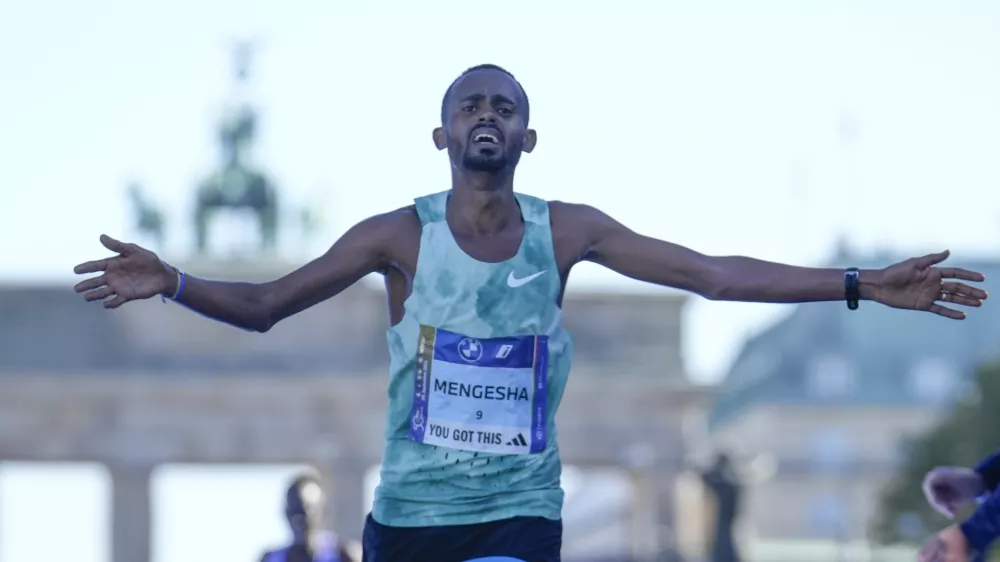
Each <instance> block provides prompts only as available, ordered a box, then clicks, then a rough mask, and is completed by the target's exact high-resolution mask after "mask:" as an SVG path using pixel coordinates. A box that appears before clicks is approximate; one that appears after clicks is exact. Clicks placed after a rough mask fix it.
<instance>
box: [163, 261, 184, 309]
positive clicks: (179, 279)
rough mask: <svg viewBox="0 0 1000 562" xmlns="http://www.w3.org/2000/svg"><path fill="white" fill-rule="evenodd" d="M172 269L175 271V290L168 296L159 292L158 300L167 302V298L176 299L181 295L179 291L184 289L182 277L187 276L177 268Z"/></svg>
mask: <svg viewBox="0 0 1000 562" xmlns="http://www.w3.org/2000/svg"><path fill="white" fill-rule="evenodd" d="M174 270H175V271H177V290H176V291H175V292H174V294H172V295H170V296H169V297H168V296H166V295H162V294H161V295H160V300H161V301H163V302H167V299H170V300H172V301H176V300H177V299H179V298H180V297H181V293H182V292H183V291H184V279H186V278H187V275H185V274H184V272H183V271H181V270H180V269H179V268H174Z"/></svg>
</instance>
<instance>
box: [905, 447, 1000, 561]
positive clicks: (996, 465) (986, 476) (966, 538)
mask: <svg viewBox="0 0 1000 562" xmlns="http://www.w3.org/2000/svg"><path fill="white" fill-rule="evenodd" d="M998 486H1000V451H997V452H995V453H993V454H992V455H990V456H988V457H986V458H985V459H983V460H982V461H981V462H980V463H979V464H978V465H977V466H976V467H975V468H964V467H954V466H943V467H938V468H935V469H934V470H932V471H930V472H928V473H927V476H926V477H924V484H923V489H924V495H925V496H926V497H927V502H928V503H930V505H931V507H933V508H934V510H935V511H937V512H938V513H940V514H942V515H944V516H945V517H947V518H948V519H954V518H955V516H956V514H957V513H958V510H959V509H961V508H963V507H965V506H968V505H970V504H972V503H974V502H978V503H979V504H980V505H979V508H978V509H977V510H976V511H975V512H974V513H973V514H972V515H971V516H970V517H969V518H968V519H966V520H965V521H963V522H962V523H960V524H955V525H951V526H949V527H947V528H946V529H944V530H943V531H941V532H940V533H938V534H937V536H935V537H934V538H933V539H931V540H930V541H929V542H928V543H927V544H926V545H925V546H924V548H923V549H922V550H921V551H920V562H952V561H955V562H964V561H965V560H981V559H983V557H984V556H985V555H986V551H987V549H988V548H989V547H990V545H992V544H993V543H994V542H995V541H996V540H997V539H998V538H1000V496H998V495H997V494H996V493H995V492H996V490H997V487H998Z"/></svg>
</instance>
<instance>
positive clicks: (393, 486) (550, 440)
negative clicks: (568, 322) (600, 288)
mask: <svg viewBox="0 0 1000 562" xmlns="http://www.w3.org/2000/svg"><path fill="white" fill-rule="evenodd" d="M448 195H449V192H443V193H438V194H435V195H430V196H427V197H421V198H419V199H416V210H417V214H418V216H419V217H420V223H421V227H422V228H421V235H420V255H419V258H418V263H417V271H416V274H415V276H414V278H413V288H412V292H411V294H410V296H409V298H407V299H406V302H405V303H404V308H405V315H404V316H403V319H402V320H401V321H400V322H399V323H398V324H397V325H395V326H393V327H392V328H390V329H389V330H388V340H389V355H390V366H389V369H390V380H389V409H388V414H387V423H386V429H385V437H386V447H385V452H384V454H383V457H382V473H381V482H380V483H379V486H378V487H377V488H376V490H375V501H374V507H373V509H372V517H373V518H374V519H375V520H376V521H378V522H379V523H381V524H383V525H389V526H396V527H429V526H440V525H463V524H470V523H483V522H487V521H496V520H500V519H507V518H510V517H517V516H535V517H544V518H548V519H553V520H556V519H559V518H560V516H561V511H562V504H563V492H562V489H561V487H560V474H561V472H562V465H561V462H560V460H559V447H558V446H557V444H556V427H555V419H554V418H555V413H556V409H557V408H558V407H559V402H560V400H561V399H562V395H563V390H564V389H565V388H566V378H567V375H568V373H569V368H570V355H571V353H572V347H573V344H572V340H571V339H570V336H569V334H568V333H567V332H566V331H565V330H564V329H563V325H562V311H561V310H560V308H559V307H558V306H557V299H558V296H559V292H560V290H561V288H562V287H561V280H560V277H559V269H558V266H557V264H556V260H555V253H554V250H553V242H552V228H551V225H550V223H549V206H548V203H547V202H546V201H544V200H541V199H537V198H534V197H529V196H526V195H521V194H516V198H517V202H518V204H519V206H520V208H521V216H522V217H523V219H524V238H523V240H522V241H521V246H520V248H519V249H518V251H517V254H516V255H515V256H514V257H513V258H511V259H509V260H507V261H504V262H500V263H485V262H481V261H478V260H476V259H474V258H472V257H471V256H469V255H468V254H466V253H465V252H464V251H463V250H462V249H461V248H460V247H459V246H458V243H457V242H456V241H455V238H454V237H453V236H452V234H451V229H450V228H449V227H448V223H447V222H446V220H445V206H446V204H447V201H448Z"/></svg>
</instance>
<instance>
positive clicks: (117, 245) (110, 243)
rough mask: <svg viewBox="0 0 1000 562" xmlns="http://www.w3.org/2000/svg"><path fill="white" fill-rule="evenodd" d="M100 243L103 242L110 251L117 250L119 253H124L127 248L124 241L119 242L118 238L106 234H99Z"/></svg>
mask: <svg viewBox="0 0 1000 562" xmlns="http://www.w3.org/2000/svg"><path fill="white" fill-rule="evenodd" d="M101 244H103V245H104V247H105V248H107V249H109V250H111V251H112V252H117V253H119V254H124V253H125V251H126V249H127V248H126V246H127V245H126V244H125V243H124V242H119V241H118V240H115V239H114V238H112V237H110V236H108V235H107V234H102V235H101Z"/></svg>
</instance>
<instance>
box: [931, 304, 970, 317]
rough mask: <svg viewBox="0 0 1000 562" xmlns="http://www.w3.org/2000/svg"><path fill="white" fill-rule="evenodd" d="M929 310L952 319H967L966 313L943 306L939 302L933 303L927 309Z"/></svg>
mask: <svg viewBox="0 0 1000 562" xmlns="http://www.w3.org/2000/svg"><path fill="white" fill-rule="evenodd" d="M927 311H928V312H933V313H934V314H937V315H939V316H944V317H945V318H951V319H952V320H965V313H964V312H960V311H958V310H954V309H951V308H947V307H944V306H941V305H939V304H932V305H931V307H930V308H928V309H927Z"/></svg>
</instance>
